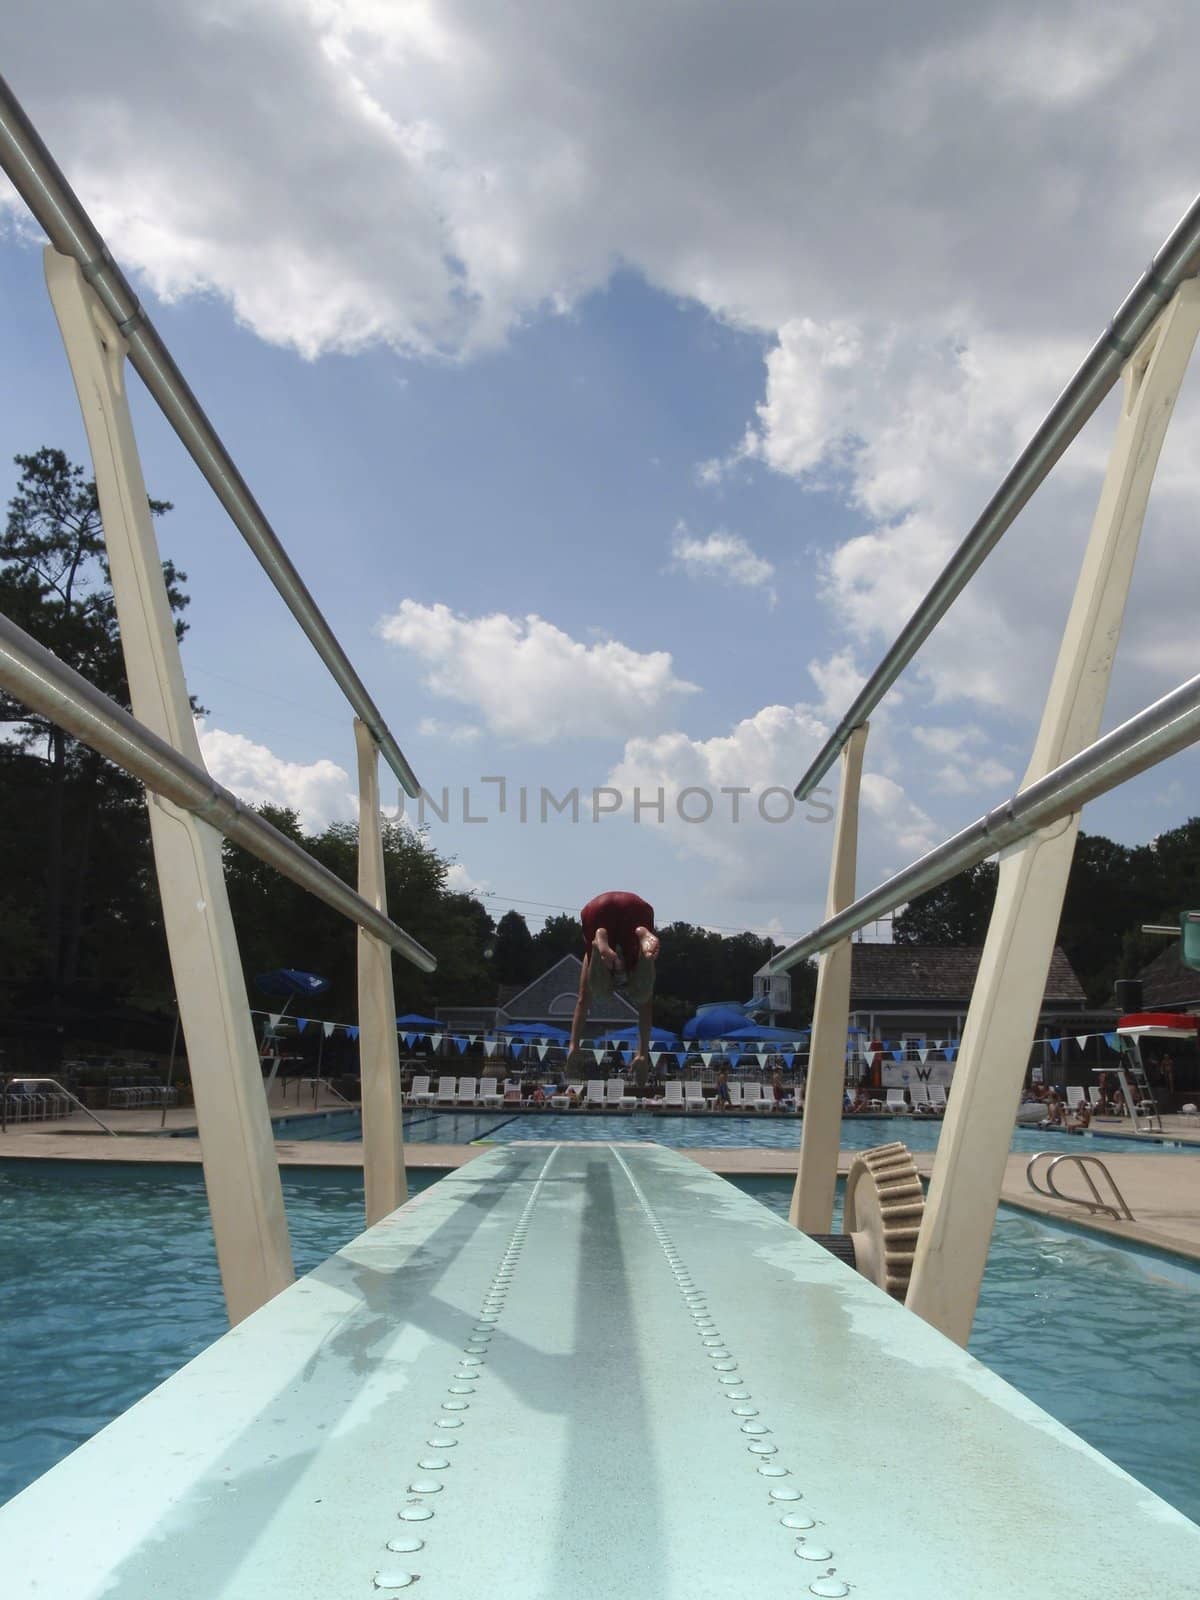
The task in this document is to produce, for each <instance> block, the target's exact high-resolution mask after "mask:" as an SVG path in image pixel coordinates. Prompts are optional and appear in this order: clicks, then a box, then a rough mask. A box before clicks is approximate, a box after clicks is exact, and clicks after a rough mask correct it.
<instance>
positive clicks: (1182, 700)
mask: <svg viewBox="0 0 1200 1600" xmlns="http://www.w3.org/2000/svg"><path fill="white" fill-rule="evenodd" d="M1197 739H1200V674H1197V676H1196V677H1194V678H1189V679H1188V680H1187V682H1186V683H1181V684H1180V685H1179V687H1178V688H1177V689H1172V691H1171V693H1170V694H1167V695H1164V696H1163V698H1162V699H1161V700H1156V701H1155V702H1154V703H1153V705H1149V706H1147V707H1146V708H1145V710H1143V711H1139V712H1138V714H1137V715H1136V716H1135V717H1130V719H1129V721H1128V722H1123V723H1121V725H1120V727H1117V728H1114V729H1113V730H1112V732H1111V733H1106V734H1105V735H1104V737H1103V738H1101V739H1097V740H1096V742H1095V743H1094V744H1090V745H1088V747H1087V749H1086V750H1081V751H1079V753H1078V754H1077V755H1073V756H1071V757H1070V758H1069V759H1068V760H1066V761H1064V762H1063V763H1062V765H1061V766H1058V767H1055V768H1054V769H1053V771H1051V772H1048V773H1047V774H1046V775H1045V777H1044V778H1039V779H1038V780H1037V782H1036V783H1031V784H1030V785H1029V787H1028V788H1027V789H1022V790H1021V791H1020V793H1018V794H1015V795H1013V796H1012V797H1011V798H1010V799H1008V800H1006V801H1004V803H1003V804H1002V805H999V806H995V807H994V808H993V809H992V810H991V811H988V812H986V813H985V814H984V815H983V816H982V817H980V818H979V819H978V820H977V821H975V822H972V823H971V824H970V825H969V826H968V827H966V828H963V829H961V830H960V831H959V832H958V833H955V834H952V835H951V837H950V838H949V839H946V840H945V841H944V842H943V843H942V844H940V845H938V846H937V847H936V849H933V850H930V851H929V853H928V854H927V855H923V856H921V857H920V858H919V859H918V860H916V861H914V862H912V863H911V864H910V865H909V866H907V867H905V868H904V869H903V871H901V872H898V873H896V874H895V875H894V876H893V877H891V878H888V879H887V880H886V881H885V882H884V883H881V884H880V885H879V886H878V888H875V889H872V890H871V891H870V893H869V894H865V895H863V896H862V897H861V898H860V899H858V900H855V901H854V902H853V903H852V904H851V905H848V906H847V907H846V908H845V910H844V911H839V912H838V914H837V915H836V916H834V917H830V918H829V919H828V921H826V922H822V923H821V924H820V925H819V926H818V927H816V928H814V929H813V930H812V932H811V933H806V934H805V935H804V937H803V938H802V939H797V940H796V941H795V943H794V944H790V945H788V947H787V948H786V949H785V950H781V951H780V952H779V953H778V954H777V955H774V956H772V957H771V959H770V960H769V961H768V962H767V963H766V965H765V968H764V970H765V971H767V972H786V971H787V970H788V968H789V967H794V966H795V965H796V963H797V962H798V961H803V960H805V959H806V958H807V957H809V956H814V955H818V954H819V953H820V952H821V951H822V950H824V949H826V948H827V947H828V946H829V945H831V944H837V943H838V941H839V940H841V939H848V938H849V937H850V935H851V934H853V933H855V932H856V931H857V930H858V929H859V928H861V927H862V926H863V924H864V923H867V922H874V921H875V920H876V919H877V918H879V917H881V916H883V915H884V914H885V913H886V912H888V911H894V910H895V909H896V907H897V906H901V905H904V904H905V902H906V901H909V900H912V899H913V898H914V897H915V896H917V895H919V894H924V893H925V891H926V890H928V889H933V888H936V887H937V885H938V884H940V883H945V882H946V880H947V879H948V878H953V877H954V876H955V875H956V874H957V873H959V872H962V871H964V870H965V869H966V868H967V867H973V866H975V865H976V864H977V863H978V862H980V861H986V860H987V858H988V857H989V856H993V855H995V854H996V852H997V851H998V850H1002V849H1005V848H1006V847H1007V846H1009V845H1013V844H1017V843H1019V842H1020V841H1021V840H1022V839H1028V838H1029V837H1030V835H1031V834H1034V833H1037V832H1038V831H1039V830H1040V829H1042V828H1045V827H1048V826H1049V825H1050V824H1051V823H1052V822H1057V821H1059V819H1060V818H1062V817H1066V816H1070V815H1071V813H1072V812H1074V811H1078V810H1079V808H1080V807H1081V806H1083V805H1084V804H1085V803H1086V802H1087V801H1089V800H1094V799H1095V798H1096V796H1097V795H1101V794H1107V793H1108V791H1109V790H1110V789H1115V788H1116V787H1117V785H1118V784H1121V783H1124V782H1125V781H1126V779H1128V778H1133V777H1136V776H1137V774H1138V773H1139V772H1144V771H1145V770H1146V768H1147V767H1153V766H1156V765H1157V764H1158V762H1160V761H1165V760H1166V759H1167V757H1168V756H1173V755H1177V754H1178V752H1179V751H1180V750H1184V749H1186V748H1187V746H1188V745H1190V744H1194V743H1195V742H1196V740H1197Z"/></svg>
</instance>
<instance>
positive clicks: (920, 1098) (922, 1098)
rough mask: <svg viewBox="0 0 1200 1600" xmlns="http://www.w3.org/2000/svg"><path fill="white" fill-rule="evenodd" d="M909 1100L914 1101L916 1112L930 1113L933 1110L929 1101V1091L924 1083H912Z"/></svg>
mask: <svg viewBox="0 0 1200 1600" xmlns="http://www.w3.org/2000/svg"><path fill="white" fill-rule="evenodd" d="M908 1098H909V1099H910V1100H911V1101H912V1108H913V1110H914V1111H929V1110H931V1109H932V1107H931V1105H930V1100H929V1090H928V1088H927V1087H926V1085H925V1084H923V1083H910V1084H909V1086H908Z"/></svg>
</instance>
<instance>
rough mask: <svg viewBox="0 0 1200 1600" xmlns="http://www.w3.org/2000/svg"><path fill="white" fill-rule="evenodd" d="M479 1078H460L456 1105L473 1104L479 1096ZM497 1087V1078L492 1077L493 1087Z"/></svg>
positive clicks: (455, 1099)
mask: <svg viewBox="0 0 1200 1600" xmlns="http://www.w3.org/2000/svg"><path fill="white" fill-rule="evenodd" d="M477 1083H478V1080H477V1079H475V1078H460V1079H459V1080H458V1093H457V1094H456V1095H455V1096H454V1103H455V1105H459V1106H473V1105H474V1104H475V1102H476V1100H477V1099H478V1098H479V1094H478V1089H477ZM495 1087H496V1080H495V1078H493V1079H492V1088H493V1089H494V1088H495Z"/></svg>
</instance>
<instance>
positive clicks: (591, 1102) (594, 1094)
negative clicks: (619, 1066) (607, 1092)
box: [584, 1078, 604, 1106]
mask: <svg viewBox="0 0 1200 1600" xmlns="http://www.w3.org/2000/svg"><path fill="white" fill-rule="evenodd" d="M584 1104H585V1105H588V1106H602V1105H603V1104H604V1079H603V1078H589V1079H588V1086H587V1097H586V1098H585V1100H584Z"/></svg>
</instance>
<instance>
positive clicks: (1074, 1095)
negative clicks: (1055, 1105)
mask: <svg viewBox="0 0 1200 1600" xmlns="http://www.w3.org/2000/svg"><path fill="white" fill-rule="evenodd" d="M1085 1099H1086V1095H1085V1094H1084V1090H1083V1085H1082V1084H1080V1083H1069V1084H1068V1085H1067V1110H1068V1111H1078V1110H1079V1108H1080V1106H1081V1105H1082V1104H1083V1102H1084V1100H1085Z"/></svg>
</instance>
